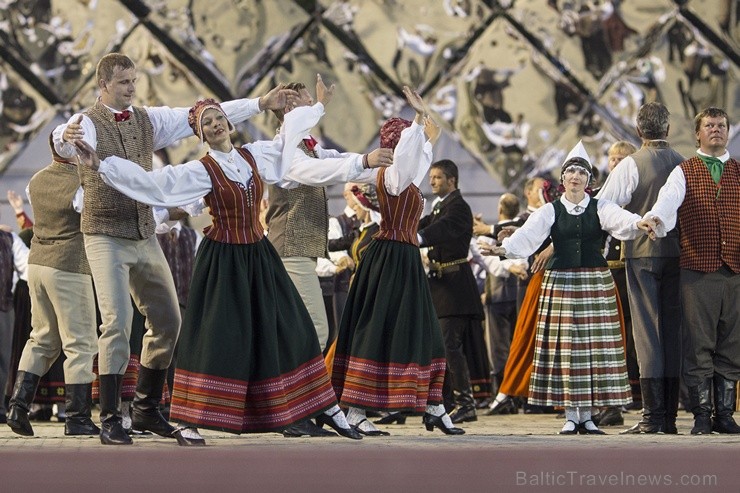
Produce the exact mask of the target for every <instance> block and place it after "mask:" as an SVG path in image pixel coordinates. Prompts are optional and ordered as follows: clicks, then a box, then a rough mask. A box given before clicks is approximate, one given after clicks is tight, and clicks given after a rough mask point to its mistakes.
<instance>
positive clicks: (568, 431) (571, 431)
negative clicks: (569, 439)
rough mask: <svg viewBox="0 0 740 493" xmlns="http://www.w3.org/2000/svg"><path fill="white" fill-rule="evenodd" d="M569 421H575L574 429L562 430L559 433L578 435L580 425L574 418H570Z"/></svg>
mask: <svg viewBox="0 0 740 493" xmlns="http://www.w3.org/2000/svg"><path fill="white" fill-rule="evenodd" d="M567 423H573V429H572V430H560V431H559V432H558V435H577V434H578V429H579V427H580V425H579V424H578V423H576V422H575V421H573V420H572V419H569V420H568V421H567Z"/></svg>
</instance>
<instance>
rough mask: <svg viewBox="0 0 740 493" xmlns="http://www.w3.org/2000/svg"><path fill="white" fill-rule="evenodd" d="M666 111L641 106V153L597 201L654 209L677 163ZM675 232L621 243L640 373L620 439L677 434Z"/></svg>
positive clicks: (640, 211)
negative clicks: (634, 413)
mask: <svg viewBox="0 0 740 493" xmlns="http://www.w3.org/2000/svg"><path fill="white" fill-rule="evenodd" d="M669 116H670V114H669V113H668V109H667V108H666V107H665V106H663V105H662V104H661V103H655V102H653V103H647V104H644V105H643V106H642V107H641V108H640V110H639V111H638V113H637V133H638V135H639V136H640V138H641V139H642V147H641V148H640V150H638V151H637V152H636V153H634V154H632V155H630V156H627V157H626V158H625V159H623V160H622V162H621V163H620V164H619V166H617V167H616V168H614V170H613V171H612V172H611V173H610V174H609V176H608V178H607V179H606V182H605V183H604V186H603V187H602V188H601V191H600V192H599V194H598V195H597V197H598V198H605V199H609V200H611V201H612V202H616V203H617V204H619V205H621V206H623V207H624V208H625V209H627V210H628V211H630V212H634V213H637V214H640V215H644V214H645V213H646V212H647V211H648V210H649V209H650V207H651V206H652V204H653V203H655V200H656V198H657V197H658V190H660V187H661V186H663V184H665V182H666V179H667V178H668V175H669V174H670V173H671V171H673V169H674V168H675V167H676V166H678V164H679V163H680V162H681V161H683V156H681V155H680V154H678V153H677V152H676V151H674V150H673V149H671V148H670V146H669V145H668V142H667V141H666V137H667V136H668V129H669V127H670V125H669ZM679 253H680V251H679V247H678V232H677V231H675V230H674V231H671V232H669V233H668V235H667V237H665V238H662V239H660V240H658V241H655V242H652V241H650V240H649V239H648V238H647V237H643V238H638V239H636V240H631V241H625V242H624V256H625V258H626V261H625V269H626V273H627V288H628V293H629V305H630V310H631V314H632V331H633V334H634V340H635V351H636V352H637V361H638V365H639V368H640V389H641V392H642V405H643V409H642V419H641V420H640V421H639V422H638V423H637V424H636V425H634V426H633V427H632V428H629V429H628V430H625V431H624V432H623V433H678V431H677V430H676V413H677V412H678V395H679V376H680V371H681V312H680V300H679V292H678V286H679V282H678V278H679V266H678V256H679Z"/></svg>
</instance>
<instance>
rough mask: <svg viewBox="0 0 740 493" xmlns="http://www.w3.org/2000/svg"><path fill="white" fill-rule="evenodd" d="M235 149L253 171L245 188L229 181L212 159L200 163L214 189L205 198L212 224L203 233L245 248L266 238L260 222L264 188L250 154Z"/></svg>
mask: <svg viewBox="0 0 740 493" xmlns="http://www.w3.org/2000/svg"><path fill="white" fill-rule="evenodd" d="M236 149H237V152H239V154H240V155H241V156H242V157H243V158H244V160H245V161H246V162H247V163H248V164H249V166H250V167H251V168H252V178H251V179H250V180H249V182H248V183H247V185H246V186H244V185H242V184H241V183H238V182H235V181H231V180H229V179H228V178H227V177H226V175H225V174H224V170H222V169H221V166H219V165H218V163H217V162H216V161H215V160H214V159H213V158H212V157H211V156H205V157H204V158H203V159H201V160H200V162H201V163H203V166H205V168H206V171H207V172H208V176H209V177H210V178H211V183H212V184H213V189H212V190H211V192H210V193H209V194H208V195H206V196H205V201H206V204H207V205H208V208H209V209H210V213H211V220H212V222H213V223H212V224H211V225H210V226H208V227H206V228H205V229H204V230H203V234H205V235H206V237H208V238H209V239H211V240H213V241H218V242H221V243H231V244H240V245H245V244H249V243H257V242H258V241H260V240H261V239H262V238H264V237H265V233H264V230H263V229H262V224H261V223H260V220H259V215H260V211H259V203H260V198H261V197H262V191H263V187H262V179H261V178H260V175H259V173H257V164H256V163H255V162H254V158H253V157H252V154H251V153H250V152H249V151H247V150H245V149H243V148H240V147H237V148H236Z"/></svg>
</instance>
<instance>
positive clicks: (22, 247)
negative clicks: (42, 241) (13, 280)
mask: <svg viewBox="0 0 740 493" xmlns="http://www.w3.org/2000/svg"><path fill="white" fill-rule="evenodd" d="M11 234H12V235H13V245H12V246H11V250H12V251H13V265H14V267H15V271H16V273H17V274H18V277H20V278H21V279H23V280H24V281H28V252H29V249H28V247H27V246H26V244H25V243H23V240H21V237H20V236H18V235H17V234H15V233H11Z"/></svg>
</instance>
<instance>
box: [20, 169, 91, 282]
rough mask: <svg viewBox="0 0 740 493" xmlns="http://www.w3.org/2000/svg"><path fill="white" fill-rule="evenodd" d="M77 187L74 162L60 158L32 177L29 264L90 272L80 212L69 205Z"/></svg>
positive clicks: (80, 272) (29, 189)
mask: <svg viewBox="0 0 740 493" xmlns="http://www.w3.org/2000/svg"><path fill="white" fill-rule="evenodd" d="M79 187H80V177H79V175H78V174H77V166H75V165H74V164H69V163H62V162H59V161H52V162H51V164H50V165H49V166H47V167H46V168H44V169H42V170H41V171H39V172H38V173H36V174H35V175H33V178H31V181H30V183H29V184H28V194H29V198H30V199H31V204H32V205H33V216H34V218H35V220H36V224H34V227H33V233H34V235H33V239H32V240H31V252H30V253H29V254H28V263H29V264H35V265H43V266H46V267H52V268H54V269H57V270H62V271H65V272H73V273H76V274H90V265H89V264H88V263H87V256H86V255H85V244H84V240H83V236H82V232H81V231H80V214H79V213H78V212H77V211H76V210H74V209H73V208H72V200H73V199H74V196H75V194H76V193H77V189H78V188H79Z"/></svg>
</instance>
